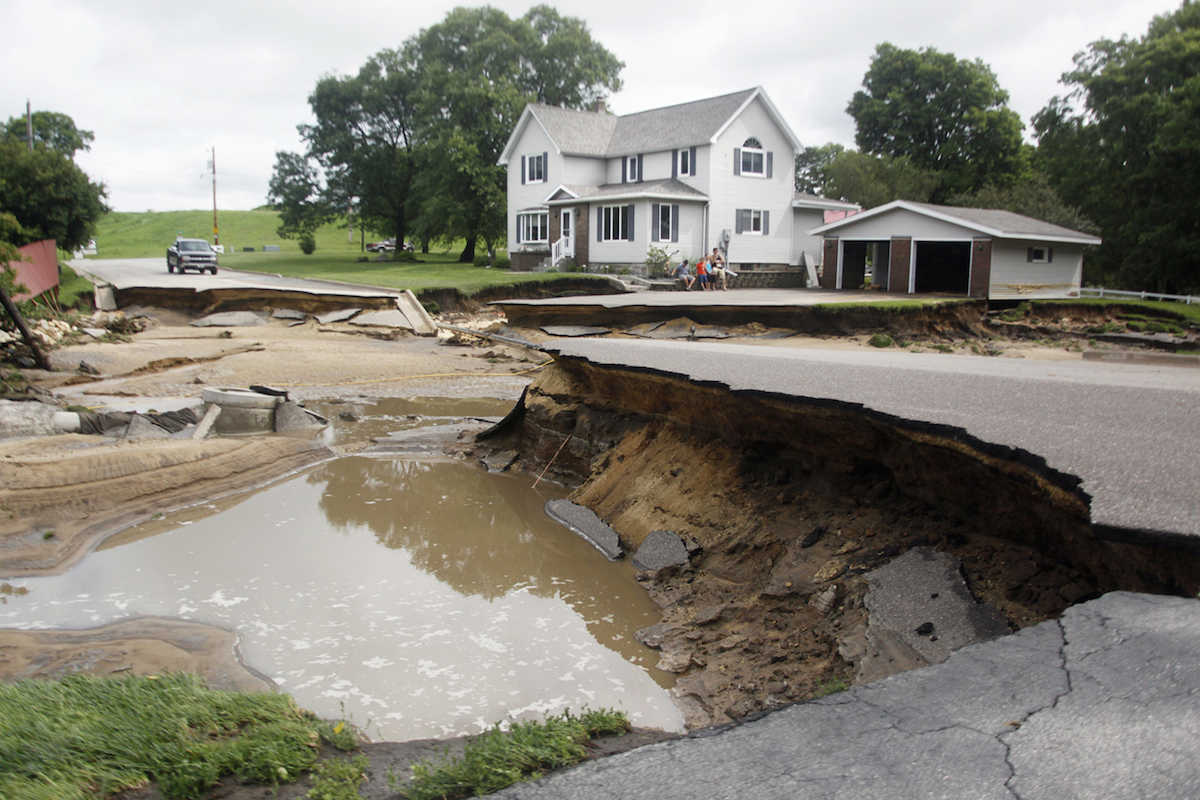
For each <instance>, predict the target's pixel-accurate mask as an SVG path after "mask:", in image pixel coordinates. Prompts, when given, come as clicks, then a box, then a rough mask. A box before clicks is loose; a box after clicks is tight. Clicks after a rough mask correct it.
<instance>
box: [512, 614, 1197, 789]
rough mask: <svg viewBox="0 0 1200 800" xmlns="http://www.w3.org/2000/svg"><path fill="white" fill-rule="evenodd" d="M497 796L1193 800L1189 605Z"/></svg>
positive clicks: (951, 666)
mask: <svg viewBox="0 0 1200 800" xmlns="http://www.w3.org/2000/svg"><path fill="white" fill-rule="evenodd" d="M495 796H496V797H500V798H510V799H513V798H520V799H521V800H542V798H566V797H569V798H572V799H573V800H614V799H615V798H631V797H653V798H654V800H685V799H686V800H693V799H694V798H723V799H728V800H744V799H745V798H754V799H755V800H774V798H779V799H780V800H783V798H788V799H789V800H791V799H792V798H854V800H870V799H871V798H879V799H880V800H884V799H885V798H886V800H899V799H901V798H946V799H947V800H964V799H965V798H980V799H981V800H982V799H984V798H1010V799H1011V798H1018V799H1019V800H1035V799H1038V800H1073V799H1074V798H1079V799H1080V800H1083V799H1084V798H1087V799H1089V800H1094V799H1095V798H1134V797H1139V798H1189V797H1200V602H1198V601H1196V600H1192V599H1187V598H1178V597H1162V596H1154V595H1143V594H1134V593H1128V592H1113V593H1111V594H1108V595H1105V596H1103V597H1101V598H1099V599H1097V600H1094V601H1092V602H1089V603H1085V604H1082V605H1078V606H1075V607H1073V608H1071V609H1068V610H1067V612H1066V613H1064V614H1063V616H1062V618H1061V619H1060V620H1057V621H1050V622H1044V623H1042V624H1040V625H1037V626H1035V627H1032V628H1027V629H1025V630H1023V631H1021V632H1019V633H1016V634H1013V635H1011V636H1006V637H1002V638H1000V639H995V640H992V641H990V642H987V643H984V644H979V645H974V646H971V647H966V648H963V649H962V650H959V651H958V652H956V653H954V654H953V655H952V656H951V657H950V658H949V659H948V660H947V661H945V662H944V663H941V664H937V665H935V666H931V667H926V668H924V669H920V670H914V671H912V672H907V673H903V674H900V675H896V676H893V677H891V678H887V679H885V680H882V681H878V682H876V683H872V684H867V685H865V686H860V687H856V688H854V689H851V690H849V691H846V692H843V693H841V694H836V695H831V696H829V697H825V698H822V699H820V700H815V701H812V702H809V703H804V704H800V705H795V706H790V707H788V708H785V709H782V710H780V711H776V712H774V713H771V714H768V715H766V716H764V717H761V718H759V719H757V720H754V721H751V722H746V723H744V724H741V725H738V726H735V727H731V728H727V729H720V730H718V731H709V732H700V733H699V734H695V735H693V736H691V737H688V738H684V739H676V740H672V741H669V742H663V743H660V744H656V745H651V746H649V747H643V748H641V749H638V750H633V751H630V752H627V753H623V754H621V755H617V756H613V757H611V758H605V759H600V760H597V761H591V762H588V763H586V764H583V765H581V766H579V767H576V768H574V769H572V770H569V771H566V772H561V773H557V774H555V775H552V776H550V777H548V778H545V779H542V780H540V781H538V782H535V783H530V784H519V785H517V786H514V787H512V788H510V789H507V790H505V791H503V792H500V793H498V794H497V795H495Z"/></svg>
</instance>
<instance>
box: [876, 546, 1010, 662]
mask: <svg viewBox="0 0 1200 800" xmlns="http://www.w3.org/2000/svg"><path fill="white" fill-rule="evenodd" d="M866 578H867V586H868V589H867V594H866V597H865V604H866V607H867V613H868V621H867V634H866V636H867V643H866V644H867V647H866V653H865V654H864V655H863V657H862V658H861V659H860V660H859V662H858V664H856V668H857V672H858V677H859V680H867V681H869V680H878V679H879V678H883V677H887V676H888V675H892V674H894V673H896V672H900V671H902V670H905V669H910V668H912V667H915V666H924V665H926V664H938V663H941V662H943V661H945V660H946V659H947V658H949V657H950V654H951V653H952V652H953V651H955V650H958V649H959V648H961V647H966V646H967V645H969V644H975V643H977V642H983V641H987V640H989V639H993V638H995V637H997V636H1002V635H1004V634H1006V633H1009V629H1008V624H1007V623H1006V622H1005V621H1004V617H1003V616H1002V615H1001V614H1000V612H998V611H997V610H996V609H994V608H992V607H991V606H990V605H987V604H985V603H980V602H977V601H976V599H975V598H974V597H973V596H972V595H971V591H970V589H968V588H967V584H966V583H965V582H964V581H963V579H962V574H961V572H960V571H959V562H958V559H957V558H955V557H954V556H951V555H950V554H948V553H941V552H938V551H936V550H934V549H933V548H930V547H914V548H913V549H912V550H909V551H908V552H907V553H904V554H903V555H900V556H897V557H896V558H894V559H892V560H891V561H889V562H888V563H886V564H884V565H883V566H882V567H879V568H878V569H875V570H872V571H871V572H868V573H867V575H866ZM935 631H936V634H937V635H936V636H931V634H933V633H934V632H935Z"/></svg>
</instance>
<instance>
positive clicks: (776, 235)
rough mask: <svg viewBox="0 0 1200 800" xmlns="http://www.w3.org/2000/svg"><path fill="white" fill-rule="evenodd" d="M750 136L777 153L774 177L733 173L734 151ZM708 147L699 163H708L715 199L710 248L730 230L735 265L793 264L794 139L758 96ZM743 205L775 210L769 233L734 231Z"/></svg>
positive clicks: (772, 214)
mask: <svg viewBox="0 0 1200 800" xmlns="http://www.w3.org/2000/svg"><path fill="white" fill-rule="evenodd" d="M751 136H753V137H755V138H756V139H758V141H759V142H760V143H761V144H762V146H763V149H764V150H767V151H769V152H771V154H772V161H773V168H772V177H771V178H759V177H752V176H745V175H734V174H733V150H734V148H735V147H736V148H740V147H741V146H742V143H743V142H745V141H746V139H747V138H749V137H751ZM706 149H707V151H708V152H707V153H706V156H707V157H705V158H699V159H698V161H699V162H700V163H701V164H702V165H703V167H704V170H703V171H704V173H705V175H706V177H707V184H708V186H707V188H708V190H709V191H708V194H709V197H711V198H712V206H711V211H710V217H709V220H710V221H709V231H708V239H709V242H708V246H707V249H710V250H711V248H712V246H713V245H714V244H716V241H717V238H718V237H719V236H720V235H721V231H722V230H725V229H728V230H729V237H730V239H729V242H730V243H729V261H730V262H731V263H734V264H739V263H743V264H744V263H752V264H754V263H759V264H787V263H789V262H790V261H791V256H792V230H793V229H792V195H793V191H794V189H793V180H794V171H795V160H796V155H795V151H793V150H792V145H791V142H789V141H788V139H787V137H786V136H785V135H784V133H783V131H782V130H780V128H779V127H778V126H777V125H776V124H775V122H774V120H772V118H771V115H770V114H769V113H768V112H767V110H766V107H765V106H764V105H763V103H762V101H760V100H758V99H757V98H756V99H755V100H754V102H752V103H751V104H750V105H748V106H747V107H746V108H745V109H743V111H742V113H741V114H739V115H738V116H737V117H736V118H735V119H734V120H733V122H732V123H731V124H730V125H729V127H728V128H726V129H725V132H724V133H723V134H722V135H721V137H720V138H719V139H718V140H717V143H716V144H715V145H714V146H712V147H709V148H706ZM697 177H700V176H699V175H698V176H697ZM693 185H695V184H693ZM701 190H702V191H704V189H701ZM739 208H750V209H761V210H764V211H768V212H770V216H769V221H770V224H769V226H768V233H767V235H766V236H760V235H758V234H741V235H739V234H737V233H735V231H736V230H737V228H736V218H735V214H736V210H737V209H739Z"/></svg>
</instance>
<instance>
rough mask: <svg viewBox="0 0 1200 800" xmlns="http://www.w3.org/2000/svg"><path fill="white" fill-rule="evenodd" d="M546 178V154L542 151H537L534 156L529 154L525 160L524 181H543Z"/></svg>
mask: <svg viewBox="0 0 1200 800" xmlns="http://www.w3.org/2000/svg"><path fill="white" fill-rule="evenodd" d="M545 180H546V156H545V154H544V153H539V154H538V155H536V156H529V158H528V159H527V160H526V162H525V182H526V183H544V182H545Z"/></svg>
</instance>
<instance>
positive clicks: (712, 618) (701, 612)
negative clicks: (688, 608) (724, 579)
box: [692, 605, 725, 625]
mask: <svg viewBox="0 0 1200 800" xmlns="http://www.w3.org/2000/svg"><path fill="white" fill-rule="evenodd" d="M724 613H725V606H723V605H714V606H704V607H703V608H699V609H697V610H696V616H695V617H693V618H692V619H693V621H694V622H695V623H696V624H697V625H707V624H708V623H710V622H716V621H717V620H719V619H720V618H721V615H722V614H724Z"/></svg>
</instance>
